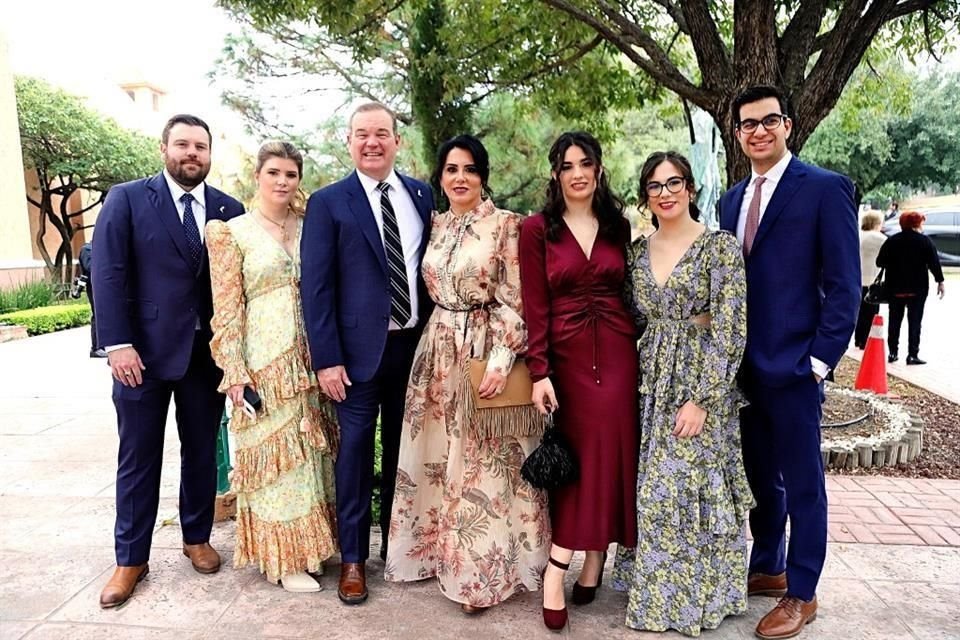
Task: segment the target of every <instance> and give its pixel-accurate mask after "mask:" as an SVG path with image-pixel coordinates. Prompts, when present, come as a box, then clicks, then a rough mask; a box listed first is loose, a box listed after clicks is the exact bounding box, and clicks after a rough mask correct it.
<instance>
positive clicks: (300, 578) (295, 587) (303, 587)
mask: <svg viewBox="0 0 960 640" xmlns="http://www.w3.org/2000/svg"><path fill="white" fill-rule="evenodd" d="M280 585H281V586H282V587H283V588H284V590H286V591H289V592H290V593H316V592H317V591H320V590H321V589H322V587H321V586H320V583H319V582H317V581H316V580H314V579H313V577H312V576H311V575H310V574H309V573H307V572H306V571H303V572H301V573H291V574H289V575H285V576H283V577H282V578H280Z"/></svg>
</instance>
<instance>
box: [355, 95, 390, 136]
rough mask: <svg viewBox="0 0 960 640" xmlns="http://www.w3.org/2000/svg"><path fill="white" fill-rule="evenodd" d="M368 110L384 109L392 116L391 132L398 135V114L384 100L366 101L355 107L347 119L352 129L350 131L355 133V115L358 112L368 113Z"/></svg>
mask: <svg viewBox="0 0 960 640" xmlns="http://www.w3.org/2000/svg"><path fill="white" fill-rule="evenodd" d="M368 111H383V112H385V113H386V114H387V115H388V116H390V126H391V128H392V131H391V133H393V135H397V114H395V113H394V112H393V109H391V108H390V107H388V106H387V105H385V104H383V103H382V102H364V103H363V104H361V105H360V106H359V107H357V108H356V109H354V110H353V113H351V114H350V117H349V118H348V119H347V128H348V129H349V130H350V133H353V117H354V116H355V115H357V114H358V113H366V112H368Z"/></svg>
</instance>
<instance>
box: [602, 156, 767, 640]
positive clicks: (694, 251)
mask: <svg viewBox="0 0 960 640" xmlns="http://www.w3.org/2000/svg"><path fill="white" fill-rule="evenodd" d="M695 193H696V190H695V187H694V183H693V173H692V171H691V169H690V164H689V162H687V160H686V158H684V157H683V156H681V155H679V154H677V153H674V152H659V153H654V154H653V155H651V156H650V157H649V158H647V160H646V162H645V163H644V165H643V169H642V170H641V175H640V199H641V201H642V202H643V203H644V204H645V205H646V206H648V207H649V208H650V210H651V211H652V213H653V215H654V226H655V227H657V230H656V231H655V232H654V233H653V234H652V235H651V236H650V237H649V238H639V239H637V240H636V242H634V243H633V247H632V249H631V251H630V257H629V270H630V275H629V282H628V289H627V292H628V297H629V298H630V299H631V300H632V303H631V307H632V309H631V310H632V311H633V313H634V314H636V316H637V318H638V319H639V320H641V321H642V322H645V323H646V325H647V326H646V330H645V331H644V333H643V336H642V337H641V339H640V367H641V376H640V465H639V476H638V478H637V514H638V529H639V537H638V541H637V546H636V549H635V550H633V549H624V550H621V553H620V554H618V558H617V560H618V562H617V565H616V570H615V572H614V586H615V587H617V588H620V589H624V590H626V591H627V592H628V596H629V599H628V603H627V626H628V627H631V628H634V629H641V630H648V631H665V630H667V629H674V630H676V631H679V632H681V633H683V634H686V635H690V636H696V635H699V634H700V631H701V629H715V628H716V627H718V626H719V625H720V623H721V622H722V621H723V619H724V618H725V617H726V616H728V615H735V614H739V613H743V612H744V611H746V610H747V541H746V536H745V527H744V524H745V522H746V518H747V513H748V511H749V510H750V509H751V508H752V507H753V504H754V503H753V496H752V494H751V493H750V487H749V485H748V484H747V476H746V472H745V471H744V467H743V458H742V454H741V449H740V420H739V413H738V412H739V409H740V407H741V406H742V404H743V402H742V400H741V395H740V393H739V391H738V390H737V387H736V381H735V377H736V374H737V369H738V368H739V366H740V360H741V358H742V356H743V351H744V348H745V346H746V337H747V315H746V313H747V304H746V300H747V292H746V277H745V274H744V266H743V255H742V254H741V249H740V245H739V243H738V242H737V239H736V238H735V237H734V236H733V235H732V234H730V233H727V232H725V231H710V230H708V229H707V228H706V227H705V226H704V225H703V224H701V223H700V222H699V221H698V218H699V212H698V211H697V209H696V205H695V204H694V203H693V198H694V195H695Z"/></svg>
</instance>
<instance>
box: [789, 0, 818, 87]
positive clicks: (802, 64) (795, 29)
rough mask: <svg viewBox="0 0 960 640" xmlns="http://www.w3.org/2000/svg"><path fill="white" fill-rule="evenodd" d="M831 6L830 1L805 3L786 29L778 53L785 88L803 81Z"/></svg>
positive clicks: (801, 4) (812, 0)
mask: <svg viewBox="0 0 960 640" xmlns="http://www.w3.org/2000/svg"><path fill="white" fill-rule="evenodd" d="M827 4H828V3H827V0H804V1H803V2H801V3H800V6H799V7H798V8H797V11H796V13H794V14H793V18H791V19H790V23H789V24H788V25H787V28H786V29H784V31H783V35H782V36H781V37H780V42H779V45H778V52H777V53H778V57H779V59H780V69H781V73H782V77H783V84H784V86H787V87H796V86H799V85H800V83H801V82H802V81H803V74H804V73H806V70H807V64H808V63H809V61H810V56H811V55H812V53H813V48H814V42H815V41H816V38H817V33H818V32H819V31H820V26H821V25H822V24H823V18H824V16H825V15H826V13H827Z"/></svg>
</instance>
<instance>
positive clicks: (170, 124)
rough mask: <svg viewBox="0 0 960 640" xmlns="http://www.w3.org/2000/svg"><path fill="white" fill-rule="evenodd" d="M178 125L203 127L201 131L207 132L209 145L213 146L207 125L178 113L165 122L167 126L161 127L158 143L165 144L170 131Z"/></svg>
mask: <svg viewBox="0 0 960 640" xmlns="http://www.w3.org/2000/svg"><path fill="white" fill-rule="evenodd" d="M178 124H185V125H188V126H191V127H203V130H204V131H206V132H207V136H208V137H209V138H210V144H211V145H212V144H213V134H211V133H210V127H208V126H207V123H206V122H204V121H203V120H201V119H200V118H198V117H197V116H192V115H190V114H189V113H178V114H177V115H175V116H173V117H172V118H170V119H169V120H167V124H165V125H163V133H161V134H160V142H162V143H163V144H167V140H169V139H170V130H171V129H173V128H174V127H175V126H176V125H178Z"/></svg>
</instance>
